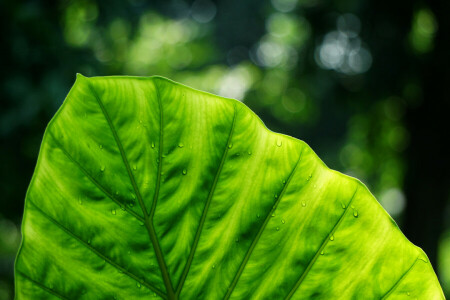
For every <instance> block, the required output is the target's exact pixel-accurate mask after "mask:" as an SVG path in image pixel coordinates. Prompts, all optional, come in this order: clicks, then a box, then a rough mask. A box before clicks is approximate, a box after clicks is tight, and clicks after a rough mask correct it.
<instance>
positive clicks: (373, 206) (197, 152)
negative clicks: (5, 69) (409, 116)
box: [15, 75, 444, 299]
mask: <svg viewBox="0 0 450 300" xmlns="http://www.w3.org/2000/svg"><path fill="white" fill-rule="evenodd" d="M22 230H23V242H22V246H21V249H20V250H19V254H18V257H17V261H16V266H15V275H16V295H17V299H30V298H31V299H49V298H62V299H79V298H82V299H138V298H152V297H155V298H164V299H177V298H180V299H229V298H230V299H231V298H232V299H249V298H252V299H284V298H286V299H289V298H293V299H310V298H314V299H336V298H339V299H352V298H358V299H385V298H390V299H397V298H401V299H403V298H405V296H411V297H412V298H411V299H414V298H418V299H437V298H441V299H442V298H443V297H444V296H443V293H442V290H441V288H440V286H439V283H438V281H437V278H436V276H435V274H434V271H433V269H432V267H431V265H430V263H429V262H428V259H427V257H426V255H425V254H424V253H423V252H422V250H421V249H420V248H418V247H416V246H414V245H412V244H411V243H410V242H409V241H408V240H407V239H406V238H405V237H404V236H403V234H402V233H401V231H400V230H399V228H398V227H397V225H396V224H395V222H394V221H393V220H392V219H391V218H390V217H389V215H388V214H387V213H386V212H385V211H384V210H383V209H382V207H381V206H380V205H379V204H378V202H377V201H376V200H375V198H374V197H373V196H372V195H371V194H370V192H369V191H368V190H367V188H366V187H365V186H364V185H363V184H362V183H361V182H359V181H358V180H356V179H354V178H351V177H348V176H345V175H342V174H340V173H338V172H336V171H332V170H330V169H328V168H327V167H326V166H325V165H324V163H323V162H322V161H321V160H320V159H319V158H318V157H317V156H316V154H315V153H314V152H313V151H312V150H311V148H309V147H308V146H307V145H306V144H305V143H304V142H302V141H299V140H297V139H294V138H292V137H288V136H284V135H281V134H277V133H273V132H271V131H269V130H268V129H266V127H265V126H264V125H263V124H262V122H261V121H260V120H259V119H258V118H257V117H256V116H255V115H254V114H253V113H252V112H251V111H250V110H249V109H248V108H247V107H246V106H245V105H243V104H242V103H240V102H238V101H235V100H231V99H225V98H221V97H218V96H214V95H211V94H208V93H204V92H200V91H197V90H194V89H191V88H188V87H185V86H183V85H180V84H177V83H174V82H172V81H170V80H167V79H164V78H161V77H147V78H143V77H142V78H141V77H94V78H86V77H83V76H81V75H78V77H77V80H76V83H75V85H74V87H73V88H72V90H71V91H70V93H69V95H68V96H67V99H66V100H65V102H64V104H63V106H62V107H61V109H60V110H59V111H58V113H57V114H56V116H55V117H54V118H53V120H52V121H51V122H50V124H49V125H48V128H47V130H46V132H45V134H44V139H43V142H42V146H41V151H40V154H39V159H38V163H37V166H36V170H35V172H34V175H33V179H32V181H31V184H30V187H29V189H28V192H27V196H26V203H25V213H24V219H23V226H22Z"/></svg>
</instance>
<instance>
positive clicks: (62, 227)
mask: <svg viewBox="0 0 450 300" xmlns="http://www.w3.org/2000/svg"><path fill="white" fill-rule="evenodd" d="M29 203H31V204H32V205H33V206H34V207H35V208H36V209H37V210H38V211H39V213H40V214H41V215H43V216H44V217H45V218H46V219H47V220H49V221H50V222H52V223H53V224H54V225H55V226H57V227H58V228H59V229H61V230H62V231H63V232H65V233H66V234H67V235H69V236H70V237H72V238H73V239H75V240H76V241H78V242H79V243H80V244H82V245H83V246H85V247H86V248H88V249H89V250H90V251H91V252H93V253H94V254H96V255H97V256H98V257H100V258H101V259H103V260H104V261H106V262H107V263H108V264H110V265H111V266H113V267H114V268H116V269H117V270H119V271H121V272H122V273H123V274H126V275H128V276H129V277H131V278H132V279H134V280H136V281H137V282H139V283H142V284H143V285H144V286H146V287H147V288H149V289H150V290H151V291H153V292H155V293H156V294H158V295H159V296H161V297H163V298H165V295H164V293H163V292H162V291H160V290H159V289H158V288H156V287H154V286H152V285H150V284H148V283H147V282H145V281H144V282H141V279H140V278H139V277H138V276H136V275H135V274H133V273H131V272H129V271H128V270H127V269H125V268H124V267H122V266H120V265H119V264H118V263H116V262H114V261H113V260H112V259H110V258H109V257H107V256H106V255H104V254H103V253H101V252H100V251H98V250H97V249H95V248H94V247H92V246H91V245H89V244H88V243H86V242H85V241H84V240H83V239H81V238H80V237H79V236H78V235H76V234H75V233H73V232H72V231H71V230H69V229H68V228H66V227H65V226H64V225H62V224H61V223H60V222H58V221H57V220H55V219H54V218H52V217H51V216H49V215H48V214H47V213H46V212H44V211H43V210H42V209H41V208H40V207H39V206H37V205H36V204H35V203H34V202H33V201H30V200H29Z"/></svg>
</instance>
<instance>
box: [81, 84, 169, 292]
mask: <svg viewBox="0 0 450 300" xmlns="http://www.w3.org/2000/svg"><path fill="white" fill-rule="evenodd" d="M88 84H89V88H90V89H91V91H92V93H93V95H94V97H95V99H96V100H97V102H98V105H99V106H100V109H101V110H102V113H103V115H104V117H105V119H106V121H107V123H108V125H109V128H110V129H111V132H112V134H113V136H114V140H115V141H116V144H117V147H118V148H119V151H120V155H121V157H122V160H123V163H124V165H125V168H126V169H127V173H128V177H129V178H130V181H131V185H132V186H133V189H134V192H135V194H136V196H137V198H138V201H139V206H140V207H141V210H142V213H143V214H144V219H145V227H146V229H147V232H148V235H149V238H150V242H151V243H152V245H153V249H154V251H155V254H156V259H157V261H158V265H159V268H160V270H161V275H162V277H163V281H164V285H165V287H166V292H167V294H168V297H169V299H173V298H174V296H175V295H174V291H173V287H172V283H171V281H170V277H169V273H168V270H167V267H166V263H165V261H164V257H163V254H162V251H161V248H160V246H159V242H158V238H157V235H156V231H155V228H154V226H153V224H152V222H151V219H150V218H149V215H148V214H147V209H146V208H145V204H144V201H143V200H142V196H141V193H140V192H139V188H138V186H137V184H136V180H135V179H134V176H133V173H132V172H131V168H130V164H129V162H128V159H127V156H126V154H125V150H124V149H123V145H122V142H121V141H120V139H119V135H118V134H117V130H116V129H115V127H114V124H113V122H112V120H111V118H110V116H109V114H108V112H107V110H106V108H105V106H104V104H103V102H102V101H101V100H100V97H99V96H98V94H97V92H96V90H95V89H94V87H93V86H92V85H91V83H90V82H89V81H88ZM154 84H155V88H156V92H157V98H158V103H159V106H160V109H161V108H162V105H161V99H160V95H159V90H158V85H157V84H156V82H155V83H154ZM160 114H161V116H162V109H161V111H160ZM161 122H162V118H161ZM162 130H163V129H162V128H160V131H162ZM160 137H162V134H161V135H160ZM161 144H162V141H160V148H161ZM160 155H161V153H160ZM159 163H161V161H160V162H159ZM159 169H160V167H159V166H158V170H159ZM152 206H153V205H152Z"/></svg>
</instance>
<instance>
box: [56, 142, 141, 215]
mask: <svg viewBox="0 0 450 300" xmlns="http://www.w3.org/2000/svg"><path fill="white" fill-rule="evenodd" d="M53 140H54V141H55V142H56V143H57V144H58V146H59V149H61V151H62V152H63V153H64V154H65V155H66V156H67V158H68V159H69V160H70V161H71V162H72V163H73V164H74V165H75V166H77V167H78V168H79V169H80V170H81V172H83V174H84V175H85V176H86V177H87V178H88V179H89V180H90V181H91V182H92V183H93V184H94V185H95V186H96V187H97V188H98V189H99V190H101V191H102V192H103V193H104V194H105V195H106V196H108V198H110V199H111V200H112V201H114V202H115V203H116V204H117V205H119V206H120V207H122V208H125V210H126V211H127V212H128V213H130V214H131V215H132V216H133V217H135V218H136V219H138V220H139V221H141V222H144V219H143V218H142V217H141V216H139V215H138V214H136V213H135V212H134V211H132V210H130V209H129V208H128V207H127V206H126V205H125V204H124V203H122V202H120V201H119V200H117V199H115V198H114V197H113V196H112V195H111V194H110V193H109V192H108V191H107V190H106V189H105V188H104V187H103V186H102V185H101V184H100V183H99V182H98V181H97V180H96V179H95V178H94V177H92V176H91V174H89V173H88V171H87V170H86V169H85V168H84V167H83V166H82V165H81V164H80V163H79V162H78V161H76V160H75V159H74V158H73V157H72V156H71V155H70V154H69V152H68V151H67V150H66V149H64V148H63V146H62V145H61V143H59V141H57V140H56V139H53Z"/></svg>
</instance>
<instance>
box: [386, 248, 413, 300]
mask: <svg viewBox="0 0 450 300" xmlns="http://www.w3.org/2000/svg"><path fill="white" fill-rule="evenodd" d="M419 255H420V254H419ZM419 255H418V256H417V258H416V259H415V260H414V262H413V264H412V265H411V267H409V269H408V270H406V271H405V273H403V275H402V276H401V277H400V278H399V279H398V280H397V282H396V283H395V284H394V285H393V286H392V287H391V288H390V289H389V290H388V291H387V293H386V294H385V295H384V296H383V297H382V298H381V300H383V299H387V298H389V296H390V295H391V294H392V293H393V292H394V291H395V289H396V288H397V286H398V285H399V284H400V282H401V281H402V280H403V278H405V277H406V275H408V273H409V271H411V270H412V268H413V267H414V266H415V265H416V263H417V261H418V260H419Z"/></svg>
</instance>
